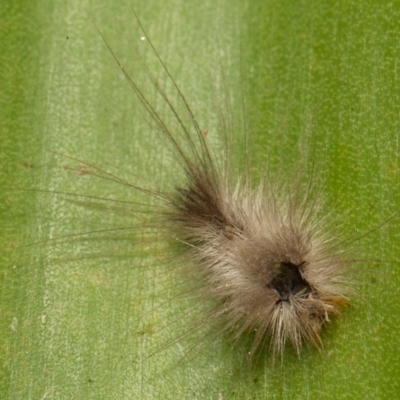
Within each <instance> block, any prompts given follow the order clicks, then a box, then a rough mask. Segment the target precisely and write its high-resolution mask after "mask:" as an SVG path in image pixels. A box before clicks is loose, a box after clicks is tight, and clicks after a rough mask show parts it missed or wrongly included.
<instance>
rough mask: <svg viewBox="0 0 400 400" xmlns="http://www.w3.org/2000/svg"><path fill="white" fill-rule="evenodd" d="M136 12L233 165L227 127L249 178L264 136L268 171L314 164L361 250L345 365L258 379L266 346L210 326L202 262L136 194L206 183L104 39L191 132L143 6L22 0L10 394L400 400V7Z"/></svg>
mask: <svg viewBox="0 0 400 400" xmlns="http://www.w3.org/2000/svg"><path fill="white" fill-rule="evenodd" d="M134 7H135V11H136V12H137V14H138V15H139V18H140V20H141V22H142V24H143V26H144V28H145V30H146V31H147V34H148V37H150V38H151V40H152V42H153V43H154V45H155V46H156V48H157V50H158V51H159V53H160V56H161V58H162V60H164V61H165V63H166V65H167V66H168V69H169V70H170V72H171V75H172V76H173V77H174V79H175V80H176V82H177V84H178V85H179V87H180V88H181V90H182V92H183V93H184V96H185V99H187V101H188V103H189V104H190V107H191V109H192V110H193V111H194V114H195V116H196V119H197V121H198V123H199V126H200V127H201V129H204V130H207V131H208V137H209V141H210V146H211V148H212V149H213V151H215V153H216V154H220V155H221V157H223V156H222V155H223V154H224V152H223V151H224V148H223V142H222V141H221V134H222V133H223V129H222V124H223V122H225V124H226V126H227V127H228V128H229V129H227V130H226V131H227V132H228V133H230V132H233V137H234V142H235V143H236V144H237V145H238V147H239V151H238V154H237V157H238V164H237V167H238V169H239V170H240V169H241V168H243V165H242V164H243V159H242V158H241V155H242V154H243V150H242V149H243V148H244V147H245V146H244V142H245V140H246V138H247V139H248V140H249V141H250V142H251V146H250V150H252V154H253V157H252V170H253V172H254V174H255V175H256V176H258V175H261V171H262V169H263V166H264V164H265V165H266V167H267V168H268V170H269V171H271V174H272V175H273V176H280V177H284V176H290V174H291V173H292V172H293V170H295V171H296V170H302V169H305V170H306V171H308V172H309V171H311V170H312V169H313V168H314V179H315V181H316V183H317V184H318V185H319V186H320V187H321V196H322V197H323V199H324V201H325V202H324V204H325V206H324V207H325V208H324V213H326V214H332V215H333V216H335V218H337V219H335V220H337V221H340V224H339V223H338V225H340V226H337V227H336V226H333V227H328V228H329V229H336V228H337V229H338V230H337V232H339V233H340V235H343V240H344V242H345V243H348V242H349V241H351V239H352V238H353V240H355V241H353V243H350V245H349V249H350V250H352V251H353V253H354V258H355V262H354V269H355V270H356V273H355V280H356V281H357V288H358V293H357V295H355V296H353V299H352V301H351V307H349V308H348V309H346V310H345V313H344V315H343V316H342V317H340V318H338V319H336V321H335V322H334V323H333V324H331V325H329V326H328V327H327V329H326V330H325V332H324V333H323V336H322V339H323V342H324V349H323V351H321V352H319V351H318V350H316V349H305V350H304V352H303V353H302V354H301V357H300V358H297V356H295V355H294V354H293V352H291V351H290V349H288V351H287V352H286V353H285V356H284V359H283V360H282V362H281V361H280V360H279V361H277V362H275V363H273V361H272V359H271V356H270V355H268V354H267V353H266V354H265V358H264V357H262V358H261V360H260V362H259V363H258V364H257V365H256V366H255V367H254V366H253V367H252V366H250V365H249V364H248V362H247V358H246V351H248V347H247V346H246V343H239V344H238V345H234V344H233V343H232V342H230V341H229V339H228V338H227V337H225V336H224V335H215V336H210V337H206V338H204V337H203V336H202V334H201V333H200V332H197V329H194V332H191V331H190V328H188V327H190V326H192V325H191V323H192V320H193V318H192V317H193V315H192V314H195V315H196V316H197V317H201V316H202V315H206V314H205V313H206V310H205V308H206V307H207V305H206V304H197V303H195V302H194V301H192V300H190V299H188V298H181V296H179V293H181V292H182V287H180V286H179V282H180V276H179V269H180V268H179V265H180V263H182V262H183V261H182V260H180V259H179V258H177V256H176V255H175V256H174V254H176V253H175V249H174V246H172V245H171V243H170V242H169V241H168V240H165V238H162V237H160V236H159V234H158V233H157V230H154V229H151V228H149V214H148V213H147V212H146V211H148V210H150V211H154V210H155V209H156V208H155V207H156V206H155V204H156V201H155V199H153V198H151V197H149V196H148V195H147V194H146V193H143V192H140V191H138V190H135V189H134V188H132V187H131V186H129V185H127V184H121V181H120V182H119V183H118V182H116V180H117V178H116V177H118V178H120V179H122V180H124V182H129V183H130V184H132V185H135V186H139V187H144V188H149V189H153V190H172V189H173V185H174V184H175V183H177V182H182V179H184V176H183V172H182V171H181V169H180V167H179V164H178V163H177V160H176V157H175V156H174V155H173V152H172V151H171V148H170V145H169V143H168V141H166V140H163V138H162V137H161V136H160V134H159V132H157V130H156V129H155V123H154V121H153V120H152V119H151V118H150V117H149V115H148V114H146V112H145V110H144V109H143V106H142V105H141V104H140V101H139V100H138V98H137V97H136V96H135V94H134V91H133V90H132V88H131V87H130V86H129V83H128V81H127V80H126V79H125V78H124V76H123V73H122V72H121V70H120V68H119V67H118V65H117V63H116V62H115V60H114V59H113V57H112V55H111V54H110V51H109V50H108V49H107V46H106V45H105V43H104V42H103V40H102V38H101V36H100V34H99V32H98V31H97V29H96V27H98V29H99V30H100V32H101V34H102V35H104V37H105V38H106V40H107V43H108V44H109V45H110V47H111V49H112V51H113V52H115V55H116V57H117V58H118V60H120V62H121V63H122V64H123V66H124V68H125V69H126V71H127V73H128V74H129V76H130V77H131V78H132V79H133V81H134V82H135V83H137V84H138V85H139V87H140V90H141V91H143V93H144V94H145V96H146V98H147V99H148V100H149V102H150V103H151V104H152V105H153V106H154V107H155V109H156V110H157V114H158V115H160V116H162V118H164V119H165V121H166V122H167V123H168V124H169V126H170V127H171V129H173V132H177V135H179V133H178V132H179V131H178V128H177V127H176V121H175V122H174V120H173V118H172V116H171V112H169V111H168V107H167V104H166V102H165V100H163V98H162V96H161V95H160V93H159V92H158V91H157V90H156V89H155V88H154V86H153V85H152V84H151V81H150V79H149V72H150V73H151V74H152V75H153V76H154V77H155V79H157V82H158V83H159V85H160V87H161V88H163V90H165V92H166V93H167V94H168V96H169V98H171V100H172V101H173V102H174V104H175V107H176V108H177V110H178V113H179V115H180V116H181V117H182V118H183V119H184V120H185V122H186V123H187V122H188V121H189V116H188V114H187V112H186V111H185V108H184V105H183V104H182V103H181V102H180V100H179V96H178V95H177V93H176V91H175V90H174V88H173V85H172V83H171V80H170V78H169V77H168V76H167V74H166V73H165V71H163V69H162V66H161V65H160V63H159V62H158V61H157V57H156V56H155V54H154V52H153V50H152V49H151V47H150V45H149V40H148V38H147V39H146V40H142V39H141V37H142V36H145V35H144V33H143V32H142V31H141V29H140V27H139V26H138V24H137V22H136V20H135V17H134V14H133V11H132V8H131V3H130V2H129V1H127V2H119V4H118V5H116V4H113V2H106V1H103V2H100V1H99V2H83V1H82V2H78V1H72V2H54V3H53V4H48V3H44V2H36V3H32V2H26V1H25V2H24V1H21V2H18V4H15V3H11V2H9V4H3V5H2V6H1V8H2V10H1V15H2V18H1V25H0V32H1V33H2V37H3V40H2V41H1V43H2V47H1V50H2V51H1V52H0V59H1V68H0V80H1V81H0V87H1V91H0V118H1V124H0V129H1V135H0V137H1V142H0V143H1V147H0V184H1V201H0V213H1V214H0V215H1V227H2V229H1V236H0V237H1V248H2V252H1V254H0V261H1V281H0V285H1V286H0V290H1V292H0V293H1V303H0V310H1V318H0V337H1V341H0V357H1V367H0V371H1V372H0V393H1V398H9V399H28V398H29V399H30V398H32V399H52V398H53V399H71V398H73V399H108V398H110V399H151V398H154V399H188V398H199V399H206V398H210V399H218V398H221V399H226V398H237V399H245V398H249V399H250V398H251V399H276V398H279V399H280V398H282V399H284V398H288V399H297V398H298V399H304V398H318V399H331V398H335V399H347V398H348V399H366V398H374V399H378V398H382V399H386V398H395V397H396V395H397V393H398V391H399V387H398V386H399V384H398V365H399V360H400V356H399V351H400V350H399V349H400V339H399V338H400V334H399V333H400V332H399V330H400V329H399V324H398V321H399V317H400V315H399V308H398V299H397V295H398V287H399V284H400V273H399V268H400V266H399V263H398V261H397V260H398V258H399V257H398V250H399V240H398V239H399V228H400V218H399V217H396V216H395V217H394V218H392V219H391V220H390V221H388V222H387V223H384V224H383V225H382V226H380V227H379V228H378V229H376V230H375V228H376V227H378V226H379V225H380V224H382V223H383V222H384V221H386V220H388V219H389V218H390V217H391V216H393V215H394V214H395V213H396V212H398V211H399V210H400V193H399V190H398V187H399V178H400V169H399V132H400V130H399V111H400V109H399V108H400V101H399V100H400V99H399V97H400V90H399V89H400V87H399V86H400V84H399V74H398V58H399V46H398V43H399V34H400V25H399V24H398V21H399V8H398V6H397V5H396V3H394V2H362V3H361V2H356V1H351V2H334V1H326V2H306V3H304V2H297V3H296V2H287V1H282V2H275V1H245V0H241V1H236V2H232V1H227V0H222V1H219V2H211V1H208V0H206V1H203V2H185V1H179V0H172V1H170V2H168V3H165V2H161V1H156V0H152V1H149V2H146V4H135V5H134ZM146 65H147V67H146ZM243 103H244V105H243ZM244 110H245V111H244ZM175 128H176V131H175V130H174V129H175ZM245 132H247V136H246V134H245ZM180 140H181V143H183V142H184V139H183V138H180ZM70 157H72V158H70ZM222 161H223V160H221V162H222ZM313 166H314V167H313ZM96 167H97V168H100V169H102V170H103V171H108V172H109V173H110V174H113V175H107V174H104V173H102V172H100V170H96ZM308 172H307V174H308ZM94 173H96V174H99V175H101V176H100V177H96V176H93V174H94ZM307 174H306V175H307ZM309 178H310V177H309ZM310 179H311V178H310ZM65 193H69V195H68V194H65ZM71 194H79V195H80V196H74V195H71ZM84 196H86V197H84ZM87 196H92V197H91V198H89V197H87ZM94 197H97V199H95V198H94ZM100 197H101V198H107V199H112V200H115V201H101V200H100V199H99V198H100ZM121 201H130V202H134V203H133V204H128V203H123V202H121ZM138 203H140V204H138ZM364 235H366V236H364ZM356 238H360V239H359V240H356ZM171 255H172V258H173V261H172V262H169V261H168V260H170V256H171ZM203 313H204V314H203ZM200 321H201V320H200ZM200 323H202V322H200ZM204 323H205V322H204ZM188 329H189V333H191V335H187V336H186V335H185V332H188Z"/></svg>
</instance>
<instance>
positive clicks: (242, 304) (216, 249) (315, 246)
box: [99, 20, 349, 355]
mask: <svg viewBox="0 0 400 400" xmlns="http://www.w3.org/2000/svg"><path fill="white" fill-rule="evenodd" d="M138 23H139V25H140V27H141V29H142V30H143V32H144V33H145V31H144V28H143V26H142V25H141V24H140V21H139V20H138ZM99 33H100V32H99ZM100 34H101V33H100ZM145 35H146V33H145ZM144 38H145V37H141V40H143V39H144ZM103 40H104V41H105V43H106V45H107V46H108V48H109V50H110V52H111V54H112V55H113V56H114V59H115V60H116V62H117V63H118V65H119V66H120V68H121V70H122V72H123V73H124V75H125V77H126V78H127V80H128V82H129V84H130V86H131V87H132V89H133V90H134V92H135V93H136V95H137V97H138V99H139V100H140V102H141V103H142V105H143V106H144V108H145V109H146V111H147V112H148V113H149V115H150V116H151V117H152V119H153V120H154V122H155V123H156V125H157V126H158V129H159V130H160V132H161V134H162V135H164V136H165V137H166V138H167V139H168V141H169V142H170V143H171V144H172V148H173V150H174V152H175V153H176V156H177V158H178V159H180V161H181V164H182V166H183V169H184V171H185V177H186V182H185V183H183V184H182V185H177V186H176V187H175V188H174V189H173V190H169V191H167V192H163V193H157V192H151V191H150V192H149V191H148V190H147V189H144V188H140V187H136V189H137V190H140V191H143V192H145V193H149V194H150V195H151V196H154V197H155V198H156V199H158V200H161V211H159V213H160V218H161V221H162V225H163V226H164V229H166V232H167V236H171V235H172V237H173V238H174V240H176V241H177V242H179V243H181V244H183V246H184V247H185V248H186V249H185V252H186V257H187V260H188V261H184V262H188V263H190V264H192V265H191V266H190V267H189V268H191V269H192V273H191V275H193V276H194V277H195V279H198V280H199V281H201V282H202V284H203V287H202V288H201V289H200V293H201V295H202V296H204V297H205V298H212V299H214V300H216V307H215V310H214V311H213V312H212V313H211V315H210V316H208V317H207V320H208V322H207V323H208V324H213V322H214V320H222V321H224V322H223V324H224V326H223V327H222V331H233V332H232V333H231V334H232V336H233V337H234V338H235V339H239V338H240V337H241V336H244V335H248V334H249V333H251V332H254V341H253V344H252V346H251V350H250V354H254V353H255V352H256V351H257V350H258V349H259V348H263V347H264V345H265V343H267V342H268V341H270V343H271V346H270V347H271V348H272V351H273V353H274V354H278V353H279V354H281V355H282V353H283V351H284V348H285V344H286V342H290V343H291V344H292V345H293V347H294V348H295V350H296V351H297V352H298V353H299V352H300V350H301V348H302V347H303V345H304V343H307V342H309V343H312V344H314V345H316V346H318V347H319V346H321V340H320V336H319V333H320V330H321V328H322V326H323V325H324V324H325V323H327V322H328V321H329V320H330V316H332V315H337V314H340V310H341V307H342V306H344V305H345V304H347V298H346V294H347V293H348V291H349V288H348V287H346V276H345V272H344V271H343V269H344V267H345V264H346V262H345V261H344V259H343V257H342V250H340V247H339V246H338V245H337V243H336V242H334V238H333V237H331V236H330V235H329V234H327V233H326V230H325V229H324V224H325V223H326V221H325V220H324V219H323V218H321V215H319V214H320V213H319V210H318V208H319V207H320V204H318V200H316V199H315V198H314V197H313V194H312V193H313V188H312V187H311V184H310V185H309V186H308V187H306V188H305V189H304V188H301V187H300V183H296V184H295V185H293V187H290V185H289V184H281V185H277V184H274V183H273V182H271V181H270V180H268V179H267V177H266V176H264V177H262V178H261V181H260V182H259V183H258V184H256V185H254V182H253V180H252V178H251V177H250V176H249V174H247V173H244V174H243V175H242V176H240V177H234V172H233V165H232V160H230V159H229V157H230V155H229V154H228V155H226V156H227V158H228V159H227V160H226V162H224V163H222V164H221V165H218V163H217V160H216V156H215V154H213V153H212V152H211V151H210V149H209V147H208V145H207V135H208V132H207V134H205V133H204V130H202V129H201V128H200V126H199V125H198V123H197V120H196V117H195V115H194V113H193V111H192V109H191V107H190V105H189V104H188V103H187V100H186V98H185V97H184V95H183V94H182V92H181V89H180V88H179V86H178V85H177V84H176V82H175V80H174V78H173V77H172V76H171V74H170V72H169V70H168V69H167V67H166V66H165V64H164V63H163V61H162V60H161V58H160V56H159V55H158V53H157V51H156V49H155V48H154V47H153V45H152V43H151V41H150V40H149V43H150V46H151V47H152V49H153V51H154V53H155V55H156V57H157V59H158V61H159V62H160V64H161V65H162V67H163V69H164V72H165V73H166V74H167V76H168V77H169V78H170V79H171V82H172V84H173V87H174V89H175V90H176V91H177V93H178V96H179V99H180V101H181V102H182V104H183V105H184V109H185V112H186V113H187V114H188V116H189V120H190V123H191V125H192V126H188V125H186V124H185V122H184V121H183V120H182V119H181V116H180V115H179V113H178V111H177V109H176V108H175V106H174V105H173V103H172V102H171V100H170V99H169V98H168V96H167V95H166V94H165V92H163V90H162V89H161V88H160V87H159V86H158V83H157V81H156V80H155V79H154V78H152V83H153V85H154V87H155V88H156V89H157V91H158V92H159V94H160V96H162V97H163V99H164V100H165V101H166V103H167V104H168V107H169V109H170V111H171V113H172V114H173V116H174V118H175V119H176V121H177V124H178V126H179V128H180V129H181V133H182V136H183V137H184V138H185V140H186V142H187V143H186V144H187V147H188V150H185V149H183V148H182V147H181V146H180V145H179V144H178V142H177V139H176V136H177V133H175V132H172V131H171V130H170V128H169V127H168V126H167V123H166V122H165V121H164V120H163V119H162V117H160V115H158V114H157V112H156V111H155V109H154V107H153V105H152V104H151V103H150V102H149V101H148V100H147V98H146V97H145V96H144V95H143V93H142V92H141V90H140V89H139V87H138V85H137V83H135V81H134V80H133V79H132V78H131V77H130V76H129V74H128V73H127V72H126V71H125V69H124V67H123V66H122V65H121V64H120V62H119V60H118V58H117V57H116V56H115V54H114V53H113V51H112V49H111V48H110V47H109V45H108V44H107V42H106V40H105V39H104V37H103ZM193 132H194V133H193ZM227 136H228V135H225V137H226V140H229V139H228V138H227ZM227 147H228V148H229V147H231V145H229V144H228V145H227ZM133 187H134V188H135V186H133ZM347 286H348V285H347Z"/></svg>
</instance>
